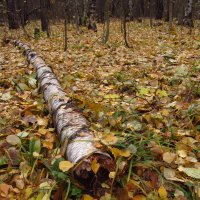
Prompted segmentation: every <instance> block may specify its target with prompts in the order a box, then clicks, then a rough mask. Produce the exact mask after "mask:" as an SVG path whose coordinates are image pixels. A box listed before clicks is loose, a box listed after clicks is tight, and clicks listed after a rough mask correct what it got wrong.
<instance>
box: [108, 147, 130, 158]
mask: <svg viewBox="0 0 200 200" xmlns="http://www.w3.org/2000/svg"><path fill="white" fill-rule="evenodd" d="M110 149H111V152H112V154H113V155H114V157H115V158H118V157H120V156H122V157H129V156H130V155H131V151H129V150H124V151H123V150H120V149H117V148H110Z"/></svg>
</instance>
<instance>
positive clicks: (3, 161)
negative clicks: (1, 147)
mask: <svg viewBox="0 0 200 200" xmlns="http://www.w3.org/2000/svg"><path fill="white" fill-rule="evenodd" d="M7 161H8V159H7V157H6V156H1V157H0V166H1V165H5V164H7Z"/></svg>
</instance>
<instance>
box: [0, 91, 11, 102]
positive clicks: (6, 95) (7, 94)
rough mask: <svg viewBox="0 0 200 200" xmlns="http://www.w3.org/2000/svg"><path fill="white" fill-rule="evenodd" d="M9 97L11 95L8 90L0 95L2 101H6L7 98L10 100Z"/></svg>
mask: <svg viewBox="0 0 200 200" xmlns="http://www.w3.org/2000/svg"><path fill="white" fill-rule="evenodd" d="M11 98H12V95H11V94H10V92H7V93H4V94H3V95H2V97H1V99H2V100H3V101H8V100H10V99H11Z"/></svg>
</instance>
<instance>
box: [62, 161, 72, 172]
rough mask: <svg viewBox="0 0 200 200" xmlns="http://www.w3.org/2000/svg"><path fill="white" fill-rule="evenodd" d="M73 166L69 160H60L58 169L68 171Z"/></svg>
mask: <svg viewBox="0 0 200 200" xmlns="http://www.w3.org/2000/svg"><path fill="white" fill-rule="evenodd" d="M73 166H74V164H73V163H71V162H69V161H61V162H60V163H59V169H60V170H61V171H63V172H67V171H69V170H70V169H71V168H72V167H73Z"/></svg>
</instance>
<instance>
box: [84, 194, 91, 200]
mask: <svg viewBox="0 0 200 200" xmlns="http://www.w3.org/2000/svg"><path fill="white" fill-rule="evenodd" d="M83 200H93V197H91V196H90V195H88V194H84V195H83Z"/></svg>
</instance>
